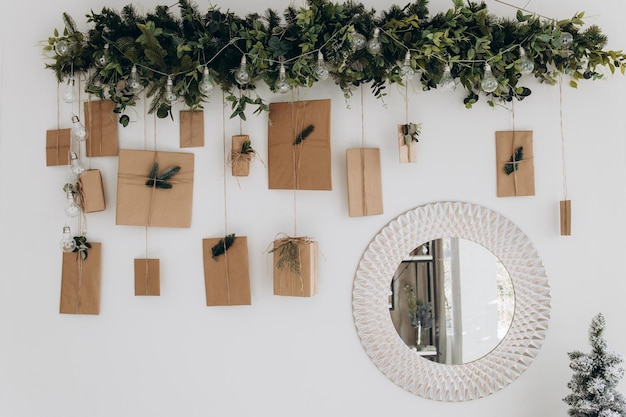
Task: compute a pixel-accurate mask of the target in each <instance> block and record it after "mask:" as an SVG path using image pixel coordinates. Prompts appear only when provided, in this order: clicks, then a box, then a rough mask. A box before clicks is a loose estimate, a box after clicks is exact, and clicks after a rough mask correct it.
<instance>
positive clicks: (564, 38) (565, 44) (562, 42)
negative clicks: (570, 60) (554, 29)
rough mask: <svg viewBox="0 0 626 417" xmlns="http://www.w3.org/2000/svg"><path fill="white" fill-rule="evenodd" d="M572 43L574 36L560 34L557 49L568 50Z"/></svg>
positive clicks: (567, 33) (565, 33) (566, 33)
mask: <svg viewBox="0 0 626 417" xmlns="http://www.w3.org/2000/svg"><path fill="white" fill-rule="evenodd" d="M573 43H574V36H573V35H572V34H571V33H569V32H561V36H559V47H560V48H561V49H570V48H571V47H572V44H573Z"/></svg>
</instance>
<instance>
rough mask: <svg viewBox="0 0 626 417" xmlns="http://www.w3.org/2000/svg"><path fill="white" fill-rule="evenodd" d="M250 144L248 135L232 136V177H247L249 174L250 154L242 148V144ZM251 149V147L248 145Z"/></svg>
mask: <svg viewBox="0 0 626 417" xmlns="http://www.w3.org/2000/svg"><path fill="white" fill-rule="evenodd" d="M245 143H248V145H249V144H250V136H248V135H236V136H233V137H232V150H231V154H230V155H231V156H230V163H231V166H232V175H233V177H247V176H248V175H250V161H251V160H252V154H250V153H248V152H246V151H245V150H244V144H245ZM249 149H252V147H249Z"/></svg>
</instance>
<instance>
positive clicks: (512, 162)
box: [504, 146, 524, 175]
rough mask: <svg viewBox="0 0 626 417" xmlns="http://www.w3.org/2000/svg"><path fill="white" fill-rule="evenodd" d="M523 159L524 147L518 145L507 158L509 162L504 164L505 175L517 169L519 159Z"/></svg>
mask: <svg viewBox="0 0 626 417" xmlns="http://www.w3.org/2000/svg"><path fill="white" fill-rule="evenodd" d="M522 159H524V147H523V146H520V147H519V148H517V149H516V150H515V153H514V154H513V155H512V156H511V159H509V162H507V163H506V164H504V172H506V174H507V175H511V174H512V173H513V172H515V171H517V170H518V169H519V161H521V160H522Z"/></svg>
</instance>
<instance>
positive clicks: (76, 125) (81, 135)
mask: <svg viewBox="0 0 626 417" xmlns="http://www.w3.org/2000/svg"><path fill="white" fill-rule="evenodd" d="M72 138H73V139H75V140H78V141H80V142H82V141H84V140H85V139H87V129H85V125H83V124H82V123H81V122H80V119H79V118H78V116H76V115H73V116H72Z"/></svg>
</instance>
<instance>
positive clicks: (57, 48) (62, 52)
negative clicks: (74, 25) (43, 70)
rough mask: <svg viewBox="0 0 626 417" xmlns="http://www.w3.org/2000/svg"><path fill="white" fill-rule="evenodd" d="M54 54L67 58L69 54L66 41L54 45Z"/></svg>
mask: <svg viewBox="0 0 626 417" xmlns="http://www.w3.org/2000/svg"><path fill="white" fill-rule="evenodd" d="M54 52H56V54H57V55H59V56H67V55H69V53H70V44H69V42H68V41H66V40H64V39H61V40H60V41H56V42H55V44H54Z"/></svg>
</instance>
